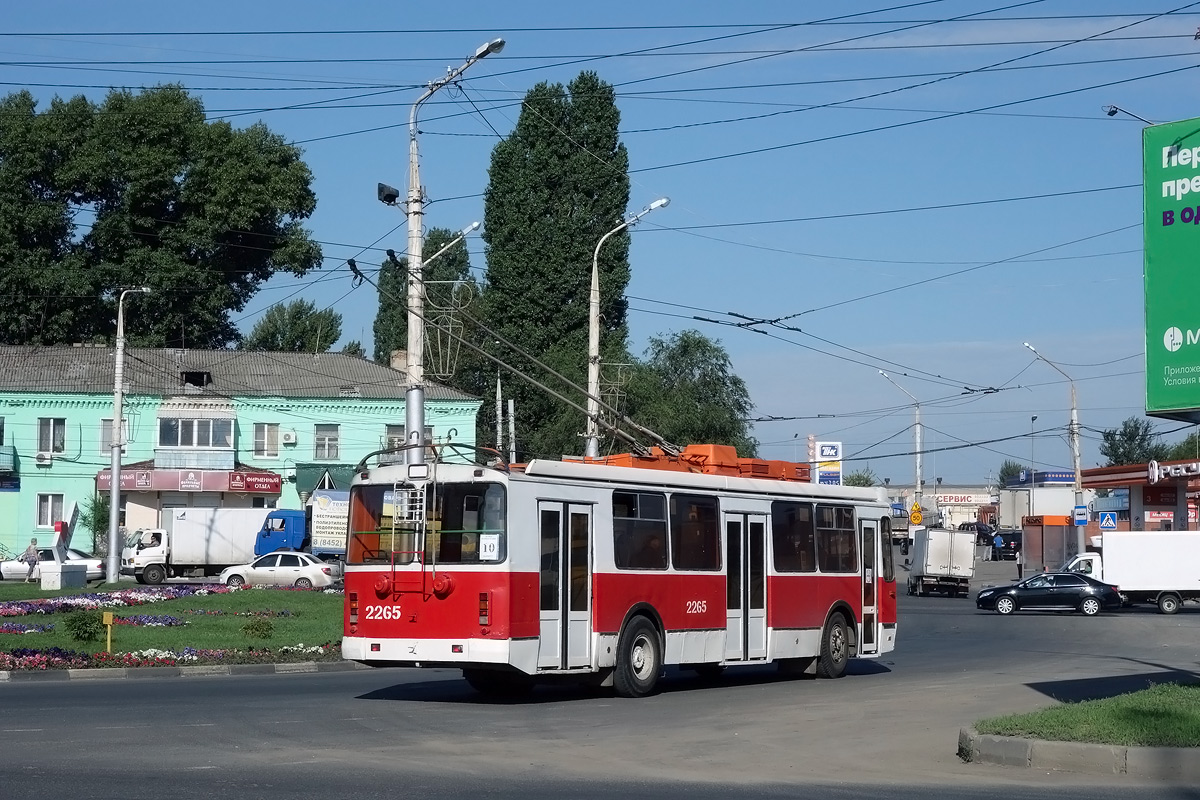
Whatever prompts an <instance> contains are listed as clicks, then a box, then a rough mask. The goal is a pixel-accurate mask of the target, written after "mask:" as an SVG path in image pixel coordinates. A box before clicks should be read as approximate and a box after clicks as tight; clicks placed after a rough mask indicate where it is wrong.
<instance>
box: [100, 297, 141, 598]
mask: <svg viewBox="0 0 1200 800" xmlns="http://www.w3.org/2000/svg"><path fill="white" fill-rule="evenodd" d="M149 293H150V287H149V286H141V287H138V288H137V289H125V290H123V291H122V292H121V294H120V296H119V297H118V298H117V342H116V354H115V356H116V358H115V360H116V366H115V368H114V370H113V373H114V374H113V418H112V442H111V444H110V447H111V450H110V453H111V462H110V464H109V475H110V476H111V477H112V485H111V486H110V487H109V490H108V566H107V568H106V571H105V574H106V576H107V578H108V580H110V581H118V580H120V579H121V535H120V533H121V531H120V526H121V447H122V446H124V444H125V443H124V442H123V441H122V438H123V437H122V435H121V433H122V429H123V428H124V425H123V422H122V417H123V412H124V410H125V295H127V294H149Z"/></svg>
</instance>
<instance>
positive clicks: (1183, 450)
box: [1167, 433, 1200, 461]
mask: <svg viewBox="0 0 1200 800" xmlns="http://www.w3.org/2000/svg"><path fill="white" fill-rule="evenodd" d="M1167 458H1168V459H1169V460H1172V461H1183V460H1184V459H1190V460H1192V461H1200V433H1189V434H1188V435H1187V438H1186V439H1184V440H1183V441H1182V442H1177V443H1176V444H1173V445H1171V451H1170V452H1169V453H1168V454H1167Z"/></svg>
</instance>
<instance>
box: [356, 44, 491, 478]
mask: <svg viewBox="0 0 1200 800" xmlns="http://www.w3.org/2000/svg"><path fill="white" fill-rule="evenodd" d="M503 49H504V40H503V39H493V40H492V41H490V42H487V43H485V44H482V45H480V46H479V47H478V48H477V49H476V50H475V54H474V55H473V56H471V57H470V58H468V59H467V60H466V61H465V62H464V63H463V64H462V66H460V67H458V68H457V69H453V70H450V71H449V72H448V73H446V76H445V77H443V78H439V79H437V80H436V81H432V82H430V84H429V87H428V88H427V89H426V90H425V93H424V94H422V95H421V96H420V97H418V98H417V102H415V103H413V106H412V111H410V112H409V114H408V200H407V201H406V202H405V204H404V213H405V215H406V216H407V217H408V341H407V342H406V344H405V348H406V354H407V364H406V365H405V375H406V377H407V379H408V391H407V392H406V393H405V395H404V424H405V440H406V443H407V444H410V445H415V446H414V447H409V448H407V449H406V450H405V453H406V454H407V455H406V461H407V463H409V464H422V463H424V461H425V448H424V447H423V446H422V445H424V441H423V440H424V438H425V326H424V311H425V309H424V300H425V278H424V274H423V265H422V262H421V247H422V245H423V243H424V240H423V238H422V231H423V222H424V216H425V210H424V200H423V199H422V197H423V194H424V193H423V192H422V189H421V175H420V166H419V158H418V155H417V111H418V110H419V109H420V108H421V104H422V103H424V102H425V101H426V100H428V99H429V98H430V97H432V96H433V93H434V92H436V91H437V90H438V89H441V88H442V87H443V86H445V85H447V84H449V83H453V82H454V81H456V80H458V77H459V76H460V75H462V74H463V73H464V72H466V71H467V69H468V68H469V67H470V66H471V65H472V64H474V63H475V62H476V61H478V60H479V59H481V58H485V57H486V56H489V55H491V54H492V53H499V52H500V51H501V50H503ZM384 188H387V187H383V186H381V187H380V199H381V200H384V202H387V200H386V199H385V198H384V192H383V189H384Z"/></svg>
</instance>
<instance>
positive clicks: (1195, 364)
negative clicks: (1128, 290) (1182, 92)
mask: <svg viewBox="0 0 1200 800" xmlns="http://www.w3.org/2000/svg"><path fill="white" fill-rule="evenodd" d="M1142 169H1143V187H1144V188H1143V191H1144V192H1145V198H1144V204H1143V207H1144V209H1145V220H1144V226H1143V234H1144V242H1145V267H1144V275H1145V293H1146V294H1145V303H1146V413H1147V414H1151V415H1154V416H1160V417H1169V418H1171V419H1180V420H1186V421H1189V422H1200V303H1197V302H1196V297H1197V296H1198V295H1200V269H1197V263H1196V253H1197V252H1200V119H1191V120H1184V121H1182V122H1169V123H1166V124H1164V125H1151V126H1149V127H1147V128H1145V129H1144V130H1143V131H1142Z"/></svg>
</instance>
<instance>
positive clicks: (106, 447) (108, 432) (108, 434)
mask: <svg viewBox="0 0 1200 800" xmlns="http://www.w3.org/2000/svg"><path fill="white" fill-rule="evenodd" d="M128 444H129V419H128V418H127V417H122V418H121V455H125V450H126V449H127V447H126V446H127V445H128ZM100 453H101V454H102V455H110V454H111V453H112V419H111V418H110V419H102V420H100Z"/></svg>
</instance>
